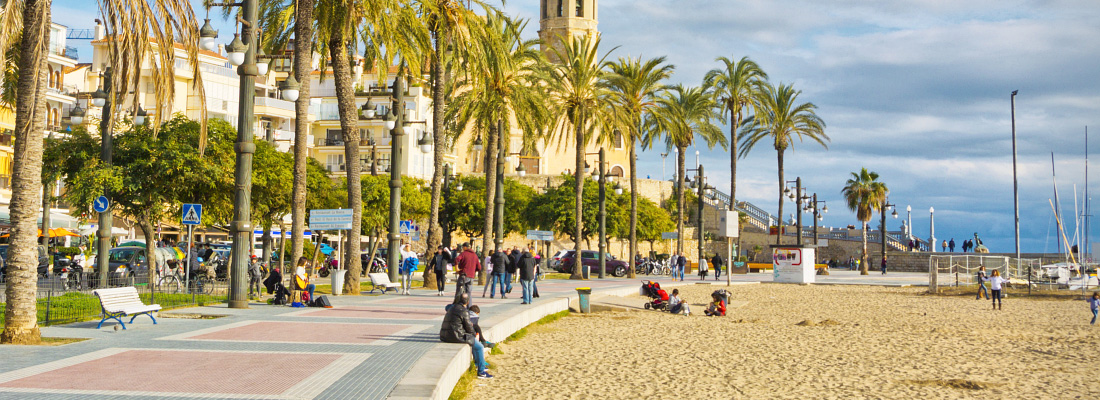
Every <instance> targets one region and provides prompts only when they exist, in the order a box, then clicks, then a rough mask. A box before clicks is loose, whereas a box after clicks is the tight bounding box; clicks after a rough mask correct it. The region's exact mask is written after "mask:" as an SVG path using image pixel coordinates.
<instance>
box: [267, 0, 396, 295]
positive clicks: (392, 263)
mask: <svg viewBox="0 0 1100 400" xmlns="http://www.w3.org/2000/svg"><path fill="white" fill-rule="evenodd" d="M253 1H254V0H253ZM403 64H404V63H402V68H401V69H400V70H399V72H398V73H397V76H396V77H394V79H393V88H392V93H393V97H392V100H393V106H392V107H390V112H388V113H386V129H389V130H390V137H391V138H390V215H389V217H390V218H389V222H390V226H389V239H390V241H389V254H388V256H389V260H387V261H388V262H389V271H388V272H389V277H390V281H391V282H396V279H398V274H397V267H398V265H397V263H398V261H399V259H398V257H399V256H400V255H401V254H400V253H401V249H400V245H401V170H402V164H403V162H402V155H403V154H404V151H403V149H402V147H403V146H402V144H403V143H402V142H403V140H402V138H401V137H402V136H404V135H405V129H404V126H405V112H404V111H405V110H404V109H405V82H404V78H403V77H402V75H403V73H404V70H403V69H404V68H403V67H404V65H403Z"/></svg>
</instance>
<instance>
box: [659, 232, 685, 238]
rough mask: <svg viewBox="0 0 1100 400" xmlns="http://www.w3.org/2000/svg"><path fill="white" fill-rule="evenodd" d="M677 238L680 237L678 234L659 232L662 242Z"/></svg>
mask: <svg viewBox="0 0 1100 400" xmlns="http://www.w3.org/2000/svg"><path fill="white" fill-rule="evenodd" d="M679 237H680V235H679V233H678V232H661V239H663V240H668V239H676V238H679Z"/></svg>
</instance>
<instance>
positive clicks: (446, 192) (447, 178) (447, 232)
mask: <svg viewBox="0 0 1100 400" xmlns="http://www.w3.org/2000/svg"><path fill="white" fill-rule="evenodd" d="M456 179H459V176H458V175H456V174H454V173H452V171H451V164H443V205H444V206H443V210H444V212H443V213H442V214H441V215H442V217H443V221H441V223H440V226H442V227H443V247H446V248H451V214H450V213H448V212H446V210H447V206H446V205H447V204H450V203H451V190H452V189H454V190H459V191H461V190H462V182H461V181H459V182H458V185H457V186H458V187H454V186H453V185H452V182H453V181H454V180H456ZM428 250H431V249H428Z"/></svg>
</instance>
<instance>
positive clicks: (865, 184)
mask: <svg viewBox="0 0 1100 400" xmlns="http://www.w3.org/2000/svg"><path fill="white" fill-rule="evenodd" d="M888 193H890V189H887V188H886V184H885V183H882V182H881V181H879V180H878V174H877V173H875V172H874V171H868V170H867V168H861V169H860V170H859V172H853V173H852V177H851V178H849V179H848V182H847V183H845V184H844V189H842V190H841V191H840V194H842V195H844V201H845V203H847V204H848V209H850V210H852V211H855V212H856V218H857V219H859V222H860V224H861V226H862V228H863V234H862V237H863V252H862V253H861V254H860V256H859V260H860V264H859V274H860V275H867V269H868V267H869V266H868V264H867V221H870V220H871V217H872V216H874V214H875V209H876V208H877V207H879V206H880V205H881V204H882V203H883V202H885V201H886V195H887V194H888ZM883 234H885V233H883Z"/></svg>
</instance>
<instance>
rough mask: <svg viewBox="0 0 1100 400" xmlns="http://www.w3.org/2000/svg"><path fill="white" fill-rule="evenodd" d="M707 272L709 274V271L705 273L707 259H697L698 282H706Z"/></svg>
mask: <svg viewBox="0 0 1100 400" xmlns="http://www.w3.org/2000/svg"><path fill="white" fill-rule="evenodd" d="M707 272H709V271H707V258H706V257H700V258H699V280H701V281H705V280H707Z"/></svg>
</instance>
